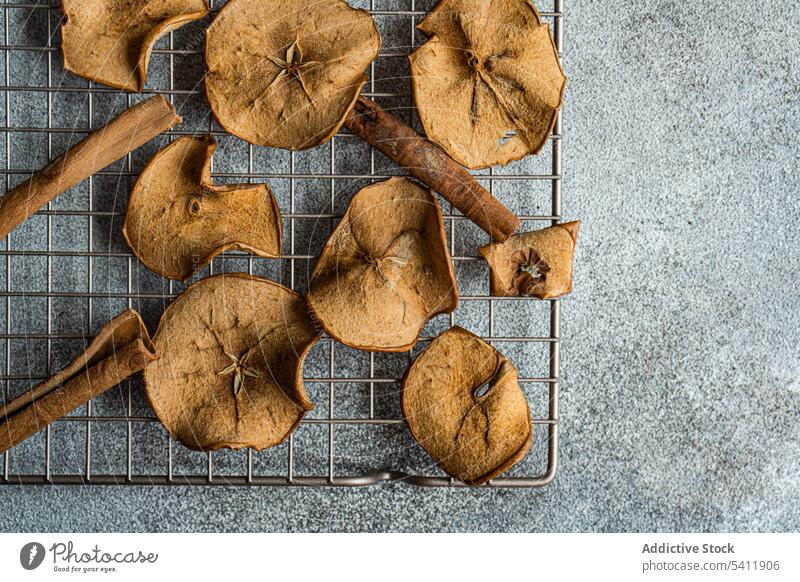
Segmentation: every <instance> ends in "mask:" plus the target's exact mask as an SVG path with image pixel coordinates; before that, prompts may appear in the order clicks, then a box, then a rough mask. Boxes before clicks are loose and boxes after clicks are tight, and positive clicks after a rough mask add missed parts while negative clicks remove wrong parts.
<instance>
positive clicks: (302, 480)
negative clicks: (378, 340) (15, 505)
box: [0, 0, 564, 487]
mask: <svg viewBox="0 0 800 582" xmlns="http://www.w3.org/2000/svg"><path fill="white" fill-rule="evenodd" d="M224 3H225V2H224V0H216V1H212V2H211V4H212V15H211V17H213V13H214V12H216V11H218V10H219V9H220V8H221V7H222V5H223V4H224ZM350 3H351V4H352V5H354V6H357V7H360V8H366V9H369V10H370V11H371V12H372V13H373V15H374V16H375V19H376V21H377V23H378V26H379V28H380V30H381V34H382V37H383V49H382V52H381V54H380V56H379V57H378V59H377V60H376V61H375V62H374V63H373V64H372V65H371V67H370V81H369V83H368V85H367V87H366V90H365V92H364V94H365V95H366V96H368V97H371V98H374V99H376V100H378V101H379V102H380V103H381V104H382V105H383V106H384V107H385V108H387V109H389V110H392V111H393V112H394V113H395V114H398V115H400V116H401V117H404V118H405V119H406V121H408V122H410V123H413V124H415V125H417V126H418V120H417V119H416V116H415V114H414V108H413V106H412V102H411V98H410V93H409V89H408V83H407V75H408V71H407V64H406V58H405V57H406V55H407V54H408V53H409V51H410V50H411V49H413V47H416V46H418V45H419V44H421V42H424V38H420V37H421V35H419V34H418V33H417V32H416V30H415V25H416V24H417V23H418V22H419V21H420V20H421V19H422V18H423V17H424V15H425V13H426V12H427V10H429V9H430V8H431V7H432V5H433V4H434V2H433V0H350ZM537 4H539V5H538V6H537V7H538V8H539V9H540V14H541V15H542V17H543V18H544V20H545V21H547V22H549V23H550V25H551V29H552V31H553V34H554V37H555V42H556V46H557V48H558V50H559V53H561V48H562V43H563V20H564V13H563V5H562V4H563V2H562V0H553V1H552V4H551V5H550V6H542V5H540V4H541V3H537ZM0 9H1V10H2V19H3V20H2V35H3V36H2V45H1V46H0V59H1V60H0V68H2V70H3V81H4V83H3V85H2V86H0V99H2V100H3V101H4V106H3V107H2V108H0V111H2V115H3V116H4V117H3V118H2V120H1V121H2V127H0V146H4V147H0V165H2V170H0V172H2V175H3V177H4V180H0V185H1V186H2V187H4V188H5V191H8V190H9V189H10V188H12V187H13V186H14V185H16V184H17V183H19V182H21V181H23V180H24V179H26V178H27V177H29V176H30V174H31V173H32V172H33V171H35V170H36V169H37V168H39V167H41V166H43V165H44V164H45V163H46V161H47V160H48V159H50V158H52V157H53V155H54V154H56V155H57V154H58V153H60V152H61V151H63V150H64V149H66V147H68V146H69V145H70V144H71V143H75V142H76V141H78V140H80V139H82V138H83V137H84V136H85V135H86V134H87V133H89V132H90V131H92V130H93V129H94V128H97V127H100V126H102V125H104V124H105V122H106V121H107V120H108V119H110V118H111V117H113V116H114V115H115V114H117V113H119V111H121V110H122V109H124V108H127V107H130V106H131V105H132V104H133V103H135V102H137V101H139V100H140V99H141V98H143V97H146V96H148V95H149V94H152V93H157V92H160V93H163V94H165V95H167V96H168V97H169V99H170V100H171V101H172V102H173V103H174V104H175V105H176V107H177V108H178V110H179V112H180V113H181V114H182V116H183V117H184V119H185V122H184V123H183V124H182V125H181V126H178V127H177V128H175V129H173V130H172V131H171V132H170V133H169V134H167V135H166V137H164V138H163V139H159V140H155V141H154V142H153V143H151V144H148V146H145V147H144V148H142V149H141V150H139V151H137V152H134V153H133V154H131V155H129V156H128V157H127V159H125V160H123V161H122V162H120V163H118V164H116V165H114V166H112V167H110V168H108V169H106V170H104V171H102V172H100V173H98V174H96V175H95V176H94V177H92V178H90V179H89V180H88V181H86V182H85V183H84V184H82V185H79V186H77V187H75V188H73V189H72V190H71V191H69V192H67V193H65V194H64V195H62V196H61V197H60V198H58V199H57V200H55V201H53V202H52V203H50V204H49V205H48V206H47V208H46V209H43V210H41V211H40V212H38V213H37V214H36V215H35V216H33V217H32V218H31V219H30V220H29V221H28V222H26V223H25V224H24V225H22V226H21V227H20V228H18V229H17V230H16V231H14V232H13V233H11V234H10V235H9V236H8V237H7V238H6V239H5V241H4V243H2V245H0V330H2V329H3V328H4V333H0V348H2V349H0V381H1V383H0V385H2V390H3V396H4V398H5V399H6V401H8V400H9V399H11V398H13V397H14V396H15V395H17V394H19V393H21V392H22V391H24V390H26V389H28V388H30V387H31V386H32V385H34V384H36V383H38V382H40V381H41V380H42V379H44V378H46V377H49V375H51V373H52V372H54V371H56V370H58V369H60V368H61V367H62V366H64V365H65V364H66V363H67V362H68V361H69V360H70V359H71V358H73V357H74V356H75V355H76V354H77V353H80V352H81V351H82V350H83V349H84V347H85V345H86V344H87V343H88V342H89V341H90V339H91V337H92V336H93V333H94V331H96V330H97V329H98V328H99V327H100V326H101V325H102V324H103V323H105V322H106V321H107V320H108V319H109V318H110V317H112V316H113V315H115V314H116V313H118V312H119V311H121V310H123V309H125V308H130V307H133V308H136V309H138V310H139V311H140V313H142V315H143V317H144V318H145V321H146V322H147V323H148V326H149V327H150V329H154V328H155V325H156V324H157V322H158V318H159V317H160V314H161V313H162V312H163V309H164V308H165V306H166V305H167V304H168V303H169V301H170V300H171V299H172V298H174V297H175V296H176V295H177V294H179V293H180V292H181V291H182V290H183V289H184V288H185V285H184V284H179V283H174V282H168V281H165V280H163V279H161V278H159V277H157V276H155V275H154V274H152V273H150V272H149V271H147V270H146V269H145V268H144V267H142V266H141V265H140V264H139V263H138V262H137V260H136V259H135V257H133V256H132V255H131V253H130V251H129V249H128V248H127V247H126V246H125V244H124V242H123V241H122V237H121V232H120V229H121V225H122V221H123V220H124V212H125V206H126V203H127V197H128V192H129V191H130V186H131V184H132V182H133V180H135V178H136V175H137V174H138V171H139V170H140V169H141V168H142V166H143V164H144V162H145V161H146V160H147V159H148V158H149V156H150V155H152V154H153V153H154V152H155V151H156V150H157V149H159V148H160V147H163V146H164V145H165V144H166V143H167V141H169V140H171V139H174V138H175V137H176V136H179V135H186V134H196V133H201V132H211V133H213V134H214V135H215V136H216V137H217V139H218V140H219V142H220V147H219V149H218V151H217V154H216V155H215V158H214V166H213V175H214V177H215V178H216V179H218V180H220V181H233V182H242V181H267V182H268V183H269V184H270V186H271V187H272V189H273V191H274V192H275V194H276V197H277V198H278V202H279V206H280V208H281V212H282V216H283V219H284V232H285V235H286V240H285V241H284V249H285V250H288V253H286V254H284V256H283V257H281V259H279V260H265V259H261V258H257V257H252V256H247V255H243V254H240V253H225V254H223V255H221V256H220V257H218V258H217V259H216V260H215V261H214V262H213V263H212V264H211V265H210V266H209V267H207V268H206V269H205V270H204V271H202V272H201V273H200V274H198V275H197V276H196V277H195V278H194V279H193V280H197V279H199V278H202V277H204V276H207V275H209V274H213V273H216V272H225V271H247V272H249V273H251V274H256V275H261V276H265V277H269V278H272V279H275V280H278V281H280V282H282V283H284V284H285V285H288V286H290V287H292V288H294V289H296V290H298V291H300V292H304V291H305V287H306V285H307V280H308V273H309V271H310V269H311V267H312V266H313V262H314V260H315V258H316V256H317V254H318V252H319V251H320V250H321V248H322V245H323V244H324V242H325V240H326V239H327V236H328V234H329V233H330V232H331V230H332V228H333V226H334V225H335V224H336V222H337V220H338V218H339V216H341V214H342V212H343V211H344V208H346V205H347V202H348V200H349V198H350V196H351V195H352V194H353V193H355V192H356V191H358V190H359V189H360V188H361V187H363V186H364V185H366V184H369V183H371V182H374V181H377V180H380V179H383V178H387V177H390V176H391V175H396V174H399V173H401V172H400V171H399V170H398V168H396V167H394V166H393V165H392V164H391V162H389V161H388V160H386V159H385V158H383V157H382V155H381V154H380V153H376V152H375V151H374V150H372V149H371V148H369V147H368V146H367V145H366V144H364V143H362V142H360V141H359V140H358V138H355V137H354V136H352V135H349V134H347V133H346V132H341V133H340V134H339V135H337V136H335V137H334V138H333V139H332V140H331V141H330V142H329V143H328V144H327V145H324V146H320V147H318V148H315V149H314V150H311V151H309V152H300V153H294V152H292V153H289V152H283V151H278V150H271V149H269V148H259V147H254V146H252V145H249V144H246V143H244V142H242V141H241V140H238V139H236V138H233V137H232V136H229V135H227V134H226V133H225V132H224V131H222V129H221V128H220V127H219V126H218V125H217V124H216V123H215V121H214V120H213V117H212V116H211V115H210V112H209V110H208V107H207V105H206V102H205V98H204V95H203V90H202V82H203V80H202V79H203V63H202V49H203V40H204V36H203V35H204V29H205V26H206V25H207V20H208V19H207V20H206V21H201V22H199V23H194V24H190V25H187V26H186V27H184V28H182V29H179V30H178V31H175V32H173V33H170V35H169V36H168V38H166V39H164V40H163V41H162V42H161V43H160V44H159V45H158V46H157V48H156V49H155V50H154V51H153V57H152V60H151V65H150V69H149V75H148V88H147V90H146V91H145V92H144V94H143V96H140V95H130V94H124V93H121V92H119V91H116V90H112V89H109V88H106V87H103V86H98V85H95V84H93V83H90V82H87V81H84V80H82V79H79V78H77V77H75V76H73V75H71V74H69V73H67V72H65V71H64V69H63V63H62V61H61V55H60V51H59V46H58V44H59V43H58V40H59V32H58V28H59V24H60V21H61V19H62V18H63V14H62V13H61V11H60V8H59V5H58V3H57V2H55V1H54V0H48V1H47V2H30V1H28V2H24V1H21V2H0ZM561 137H562V136H561V119H559V120H558V122H557V124H556V126H555V130H554V132H553V135H552V137H551V140H550V147H549V148H546V150H545V151H544V152H543V154H542V155H540V156H538V157H530V158H528V159H526V160H523V161H520V162H516V163H513V164H510V165H509V166H506V167H504V168H502V169H494V170H487V171H484V172H478V173H477V174H478V178H479V180H480V181H482V182H483V183H484V184H487V185H488V187H489V188H490V190H491V191H492V192H493V194H494V195H495V196H497V197H498V198H499V199H500V200H502V201H503V202H504V203H505V204H507V205H508V206H509V207H510V208H512V209H513V210H514V211H515V212H517V214H518V216H520V218H521V219H522V220H523V229H525V228H535V227H542V223H548V222H552V223H557V222H558V221H559V220H560V219H561V175H562V166H561V142H562V139H561ZM443 210H444V217H445V222H446V225H447V228H448V234H449V243H450V247H451V248H450V250H451V254H452V256H453V260H454V262H455V265H456V271H457V278H458V283H459V288H460V291H461V303H460V307H459V309H458V310H457V311H456V312H455V313H454V314H451V315H449V316H441V317H438V318H436V319H435V320H433V321H432V322H431V323H430V324H429V325H428V327H427V328H426V329H425V330H424V332H423V334H422V338H421V341H420V343H419V344H418V346H417V347H416V348H415V349H414V350H412V351H411V352H409V353H408V354H377V353H365V352H357V351H355V350H350V349H349V348H346V347H345V346H342V345H341V344H337V343H336V342H334V341H332V340H331V339H329V338H323V340H322V341H320V342H319V344H318V345H317V346H316V347H315V348H314V350H313V351H312V353H311V354H310V355H309V357H308V360H307V362H306V368H305V379H306V383H307V387H308V390H309V393H310V395H311V397H312V399H313V400H314V401H315V403H316V404H317V408H316V410H315V411H314V412H312V413H311V414H310V415H309V416H308V417H307V418H306V419H305V420H304V421H303V422H302V424H301V426H300V427H299V428H298V430H297V431H296V432H295V433H294V435H292V437H290V439H289V440H288V441H287V442H286V443H284V444H283V445H281V446H279V447H274V448H272V449H269V450H267V451H263V452H253V451H240V452H232V451H219V452H215V453H210V454H208V453H197V452H193V451H188V450H187V449H185V448H184V447H182V445H180V444H179V443H176V442H173V441H172V440H171V439H170V437H169V435H168V434H167V433H166V431H165V430H164V429H163V428H162V427H161V425H160V424H159V423H158V422H157V420H156V419H155V418H154V416H153V413H152V411H151V410H150V409H149V407H148V405H147V403H146V399H145V398H144V396H143V390H142V384H141V379H140V378H134V379H131V380H128V381H125V382H123V383H122V384H120V386H118V387H117V388H116V389H113V390H111V391H109V392H108V393H106V394H105V395H103V396H102V397H99V398H96V399H95V400H94V401H92V402H89V403H88V404H87V405H86V406H85V407H83V408H82V409H79V410H77V411H75V412H73V413H71V414H70V415H68V416H67V417H66V418H64V419H61V420H59V421H57V422H56V423H54V424H53V425H51V426H50V427H48V428H47V429H46V430H45V431H43V432H41V433H40V434H38V435H36V436H35V437H33V438H31V439H29V440H28V441H26V442H24V443H22V444H20V445H18V446H17V447H15V448H14V449H12V450H11V451H9V452H8V453H6V454H4V455H2V475H1V476H0V483H2V484H14V483H16V484H32V483H52V484H140V485H141V484H152V485H166V484H198V485H199V484H227V485H329V486H365V485H373V484H377V483H380V482H385V481H396V480H403V481H405V482H406V483H410V484H415V485H423V486H458V485H460V483H458V482H457V481H455V480H453V479H451V478H449V477H447V476H446V475H445V474H444V473H443V472H441V471H440V470H439V469H438V468H437V467H436V466H435V465H434V464H432V462H431V460H430V459H429V458H428V457H427V455H426V454H425V453H424V451H422V450H421V448H420V447H419V446H418V445H417V444H416V443H414V442H413V440H412V439H411V436H410V434H409V433H408V431H407V430H406V428H405V422H404V420H403V419H402V414H401V412H400V407H399V379H400V377H401V376H402V373H403V371H404V370H405V368H406V367H407V365H408V364H409V363H410V361H411V360H412V359H413V357H414V355H415V354H417V353H419V351H420V350H421V349H422V348H424V347H425V345H426V344H427V343H428V342H429V341H430V340H431V339H432V338H433V337H435V336H436V335H437V334H438V333H440V332H441V331H443V330H444V329H446V328H447V327H449V326H450V325H453V324H455V323H457V324H459V325H462V326H464V327H466V328H468V329H470V330H471V331H473V332H475V333H477V334H479V335H481V336H482V337H483V338H484V339H486V340H487V341H489V342H490V343H492V344H493V345H495V347H497V348H498V349H500V350H501V351H504V352H505V353H506V354H507V355H509V356H510V357H511V359H512V360H513V361H514V362H515V363H516V365H517V367H518V369H519V371H520V382H521V385H522V386H523V389H524V390H525V392H526V395H527V396H528V399H529V402H530V405H531V411H532V415H533V421H532V422H533V429H534V438H533V446H532V448H531V452H530V453H529V455H528V457H527V458H526V459H525V460H524V461H523V462H521V463H520V464H518V465H517V466H516V467H514V468H513V469H512V470H511V471H510V472H509V473H507V474H506V475H505V476H503V477H501V478H497V479H495V480H493V481H492V482H491V483H490V484H489V485H490V486H494V487H535V486H542V485H546V484H548V483H550V482H551V481H552V480H553V478H554V477H555V473H556V467H557V459H558V422H559V410H558V408H559V407H558V401H559V349H560V337H559V302H558V301H549V302H540V301H537V300H533V299H527V298H495V297H491V296H490V295H489V293H488V271H487V268H486V266H485V264H484V263H483V261H481V260H480V259H479V258H478V256H477V254H476V252H475V250H476V248H477V247H478V246H480V245H481V244H485V243H486V242H488V241H487V240H486V239H485V235H484V234H483V233H482V232H481V231H479V230H478V229H477V228H476V227H474V225H472V224H471V223H470V222H469V221H467V220H465V219H464V217H463V216H461V215H460V213H458V211H457V210H454V209H453V208H451V207H450V206H449V205H448V204H447V203H443Z"/></svg>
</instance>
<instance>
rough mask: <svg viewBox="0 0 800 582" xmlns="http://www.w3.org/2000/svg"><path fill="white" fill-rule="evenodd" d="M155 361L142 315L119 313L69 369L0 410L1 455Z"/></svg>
mask: <svg viewBox="0 0 800 582" xmlns="http://www.w3.org/2000/svg"><path fill="white" fill-rule="evenodd" d="M156 357H157V356H156V352H155V348H154V347H153V344H152V343H151V341H150V336H149V334H148V333H147V328H145V326H144V323H143V322H142V318H141V317H139V314H138V313H137V312H136V311H134V310H133V309H129V310H127V311H124V312H122V313H120V314H119V315H117V316H116V317H114V318H113V319H112V320H111V321H109V322H108V323H107V324H106V325H105V326H103V328H102V329H101V330H100V332H99V333H98V334H97V336H96V337H95V338H94V339H93V340H92V342H91V343H90V344H89V347H88V348H87V349H86V351H85V352H83V353H82V354H81V355H80V356H78V357H77V358H75V359H74V360H73V361H72V362H71V363H70V364H69V365H68V366H67V367H66V368H64V369H63V370H61V371H60V372H58V373H57V374H55V375H54V376H53V377H52V378H50V379H49V380H46V381H45V382H43V383H41V384H39V385H38V386H36V387H34V388H32V389H31V390H29V391H27V392H25V393H24V394H22V395H21V396H19V397H17V398H15V399H14V400H12V401H11V402H9V403H8V404H6V405H5V406H0V453H3V452H5V451H7V450H8V449H10V448H11V447H14V446H16V445H17V444H19V443H21V442H22V441H24V440H25V439H27V438H28V437H30V436H32V435H34V434H36V433H37V432H39V431H41V430H44V428H45V427H46V426H48V425H49V424H51V423H52V422H53V421H55V420H56V419H59V418H61V417H62V416H64V415H66V414H67V413H68V412H70V411H72V410H75V409H76V408H78V407H79V406H82V405H83V404H85V403H86V402H88V401H89V400H91V399H92V398H94V397H96V396H99V395H100V394H103V393H104V392H105V391H107V390H108V389H109V388H111V387H113V386H116V385H117V384H119V383H120V382H121V381H122V380H124V379H125V378H127V377H128V376H130V375H131V374H134V373H136V372H138V371H140V370H142V369H144V367H145V366H146V365H147V364H148V363H150V362H152V361H154V360H155V359H156Z"/></svg>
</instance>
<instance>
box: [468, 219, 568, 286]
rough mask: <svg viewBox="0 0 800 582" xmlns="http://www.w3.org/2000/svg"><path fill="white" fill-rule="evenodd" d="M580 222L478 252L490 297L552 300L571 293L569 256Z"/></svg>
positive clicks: (519, 237) (535, 232) (530, 233)
mask: <svg viewBox="0 0 800 582" xmlns="http://www.w3.org/2000/svg"><path fill="white" fill-rule="evenodd" d="M580 225H581V223H580V221H579V220H578V221H574V222H565V223H564V224H557V225H556V226H551V227H549V228H545V229H542V230H536V231H533V232H526V233H523V234H517V235H514V236H511V237H509V238H508V239H507V240H506V241H505V242H502V243H495V244H491V245H488V246H485V247H483V248H482V249H480V253H481V255H483V258H484V259H486V262H488V263H489V268H490V269H491V281H492V283H491V291H492V295H495V296H498V297H504V296H505V297H519V296H522V295H530V296H532V297H538V298H539V299H555V298H556V297H561V296H562V295H567V294H569V293H571V292H572V255H573V254H574V252H575V243H576V242H577V240H578V229H579V228H580Z"/></svg>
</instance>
